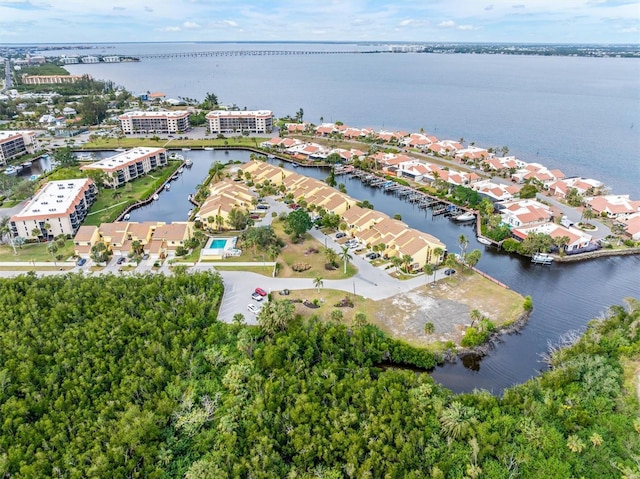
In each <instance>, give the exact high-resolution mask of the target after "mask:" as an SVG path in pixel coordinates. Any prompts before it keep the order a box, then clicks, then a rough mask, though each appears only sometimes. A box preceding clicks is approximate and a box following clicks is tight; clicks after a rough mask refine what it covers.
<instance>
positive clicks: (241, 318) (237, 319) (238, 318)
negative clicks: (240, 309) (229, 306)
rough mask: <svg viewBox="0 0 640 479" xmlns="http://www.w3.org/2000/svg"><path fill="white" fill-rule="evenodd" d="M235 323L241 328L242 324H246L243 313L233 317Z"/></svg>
mask: <svg viewBox="0 0 640 479" xmlns="http://www.w3.org/2000/svg"><path fill="white" fill-rule="evenodd" d="M231 321H232V322H233V324H235V325H236V326H240V325H242V324H244V314H242V313H236V314H234V315H233V319H232V320H231Z"/></svg>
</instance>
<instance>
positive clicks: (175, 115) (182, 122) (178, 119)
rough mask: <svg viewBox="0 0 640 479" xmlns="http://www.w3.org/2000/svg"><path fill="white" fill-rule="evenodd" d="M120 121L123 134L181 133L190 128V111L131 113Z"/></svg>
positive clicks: (126, 114)
mask: <svg viewBox="0 0 640 479" xmlns="http://www.w3.org/2000/svg"><path fill="white" fill-rule="evenodd" d="M118 120H120V128H122V132H123V133H180V132H183V131H186V130H188V129H189V127H190V123H189V112H188V111H130V112H128V113H124V114H122V115H120V116H119V117H118Z"/></svg>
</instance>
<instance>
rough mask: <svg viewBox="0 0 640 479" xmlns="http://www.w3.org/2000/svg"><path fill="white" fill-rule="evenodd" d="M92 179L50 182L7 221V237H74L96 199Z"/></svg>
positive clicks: (95, 189)
mask: <svg viewBox="0 0 640 479" xmlns="http://www.w3.org/2000/svg"><path fill="white" fill-rule="evenodd" d="M96 194H97V188H96V186H95V184H94V183H93V180H91V179H89V178H81V179H77V180H63V181H51V182H49V183H47V184H46V185H45V186H44V187H43V188H42V189H41V190H40V191H38V192H37V193H36V195H35V196H34V197H33V199H32V200H31V201H30V202H29V203H27V205H26V206H25V207H24V208H23V209H22V210H21V211H20V212H19V213H17V214H16V215H14V216H12V217H11V219H10V225H11V234H12V235H13V236H14V237H16V236H21V237H23V238H27V239H38V238H44V239H49V240H50V239H52V238H55V237H56V236H58V235H61V234H65V235H74V234H75V233H76V231H78V228H80V224H81V223H82V221H83V220H84V219H85V217H86V216H87V211H88V210H89V206H91V204H93V202H94V201H95V200H96Z"/></svg>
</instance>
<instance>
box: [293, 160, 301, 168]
mask: <svg viewBox="0 0 640 479" xmlns="http://www.w3.org/2000/svg"><path fill="white" fill-rule="evenodd" d="M291 166H293V167H294V168H297V167H298V166H300V165H299V164H298V163H296V162H295V161H294V162H293V163H291Z"/></svg>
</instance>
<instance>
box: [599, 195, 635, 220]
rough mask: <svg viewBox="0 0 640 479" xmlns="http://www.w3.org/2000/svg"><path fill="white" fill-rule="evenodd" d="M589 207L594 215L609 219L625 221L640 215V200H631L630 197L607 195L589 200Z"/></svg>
mask: <svg viewBox="0 0 640 479" xmlns="http://www.w3.org/2000/svg"><path fill="white" fill-rule="evenodd" d="M587 205H589V207H590V208H591V209H592V210H593V212H594V213H596V214H598V215H602V216H606V217H608V218H617V219H623V218H626V217H628V216H631V215H633V214H635V213H640V200H631V199H629V195H605V196H596V197H595V198H589V199H588V200H587Z"/></svg>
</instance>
